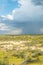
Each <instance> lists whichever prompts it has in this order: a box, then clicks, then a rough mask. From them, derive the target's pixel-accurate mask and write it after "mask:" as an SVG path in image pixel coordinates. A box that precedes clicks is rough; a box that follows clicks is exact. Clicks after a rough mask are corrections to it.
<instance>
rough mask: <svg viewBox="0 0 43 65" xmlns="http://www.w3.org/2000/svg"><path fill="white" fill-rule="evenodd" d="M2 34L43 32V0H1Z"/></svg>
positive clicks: (0, 31)
mask: <svg viewBox="0 0 43 65" xmlns="http://www.w3.org/2000/svg"><path fill="white" fill-rule="evenodd" d="M0 34H14V35H18V34H43V0H0Z"/></svg>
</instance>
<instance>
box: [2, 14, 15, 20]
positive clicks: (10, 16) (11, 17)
mask: <svg viewBox="0 0 43 65" xmlns="http://www.w3.org/2000/svg"><path fill="white" fill-rule="evenodd" d="M1 17H2V18H3V20H14V18H13V15H10V14H8V15H6V16H4V15H2V16H1Z"/></svg>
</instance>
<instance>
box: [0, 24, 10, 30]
mask: <svg viewBox="0 0 43 65" xmlns="http://www.w3.org/2000/svg"><path fill="white" fill-rule="evenodd" d="M0 30H1V31H8V30H9V28H8V26H6V24H4V23H0Z"/></svg>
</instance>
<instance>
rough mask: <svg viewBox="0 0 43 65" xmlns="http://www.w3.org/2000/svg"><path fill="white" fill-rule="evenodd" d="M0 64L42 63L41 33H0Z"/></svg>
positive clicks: (42, 44)
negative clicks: (17, 34) (15, 34)
mask: <svg viewBox="0 0 43 65" xmlns="http://www.w3.org/2000/svg"><path fill="white" fill-rule="evenodd" d="M0 65H43V35H19V36H14V35H0Z"/></svg>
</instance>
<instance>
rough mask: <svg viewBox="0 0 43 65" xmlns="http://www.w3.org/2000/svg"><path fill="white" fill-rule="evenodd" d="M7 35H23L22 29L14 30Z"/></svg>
mask: <svg viewBox="0 0 43 65" xmlns="http://www.w3.org/2000/svg"><path fill="white" fill-rule="evenodd" d="M7 34H15V35H18V34H22V29H18V28H17V29H14V30H10V31H8V32H7Z"/></svg>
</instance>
